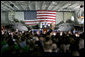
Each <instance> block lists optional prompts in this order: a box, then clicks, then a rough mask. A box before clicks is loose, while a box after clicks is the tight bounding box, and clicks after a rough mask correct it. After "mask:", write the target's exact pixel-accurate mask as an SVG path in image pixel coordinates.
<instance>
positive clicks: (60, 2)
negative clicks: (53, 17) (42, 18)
mask: <svg viewBox="0 0 85 57" xmlns="http://www.w3.org/2000/svg"><path fill="white" fill-rule="evenodd" d="M62 3H64V2H62V1H59V2H58V5H57V6H55V7H54V8H53V9H52V10H56V9H57V8H58V7H60V5H61V4H62Z"/></svg>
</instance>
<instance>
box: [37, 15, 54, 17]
mask: <svg viewBox="0 0 85 57" xmlns="http://www.w3.org/2000/svg"><path fill="white" fill-rule="evenodd" d="M40 16H49V17H56V16H54V15H37V17H40Z"/></svg>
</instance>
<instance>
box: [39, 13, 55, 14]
mask: <svg viewBox="0 0 85 57" xmlns="http://www.w3.org/2000/svg"><path fill="white" fill-rule="evenodd" d="M37 14H56V13H37Z"/></svg>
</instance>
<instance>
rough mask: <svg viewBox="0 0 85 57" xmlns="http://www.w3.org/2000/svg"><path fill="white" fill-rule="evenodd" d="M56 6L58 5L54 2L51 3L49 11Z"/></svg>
mask: <svg viewBox="0 0 85 57" xmlns="http://www.w3.org/2000/svg"><path fill="white" fill-rule="evenodd" d="M56 5H57V3H55V2H54V1H53V2H51V3H50V5H49V6H48V10H51V9H52V8H53V7H54V6H56Z"/></svg>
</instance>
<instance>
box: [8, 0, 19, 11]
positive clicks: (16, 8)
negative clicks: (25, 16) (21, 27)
mask: <svg viewBox="0 0 85 57" xmlns="http://www.w3.org/2000/svg"><path fill="white" fill-rule="evenodd" d="M8 2H9V3H11V4H13V5H14V7H15V8H16V9H17V10H20V9H19V7H18V6H17V5H16V4H15V3H14V2H15V1H14V2H13V1H8Z"/></svg>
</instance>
